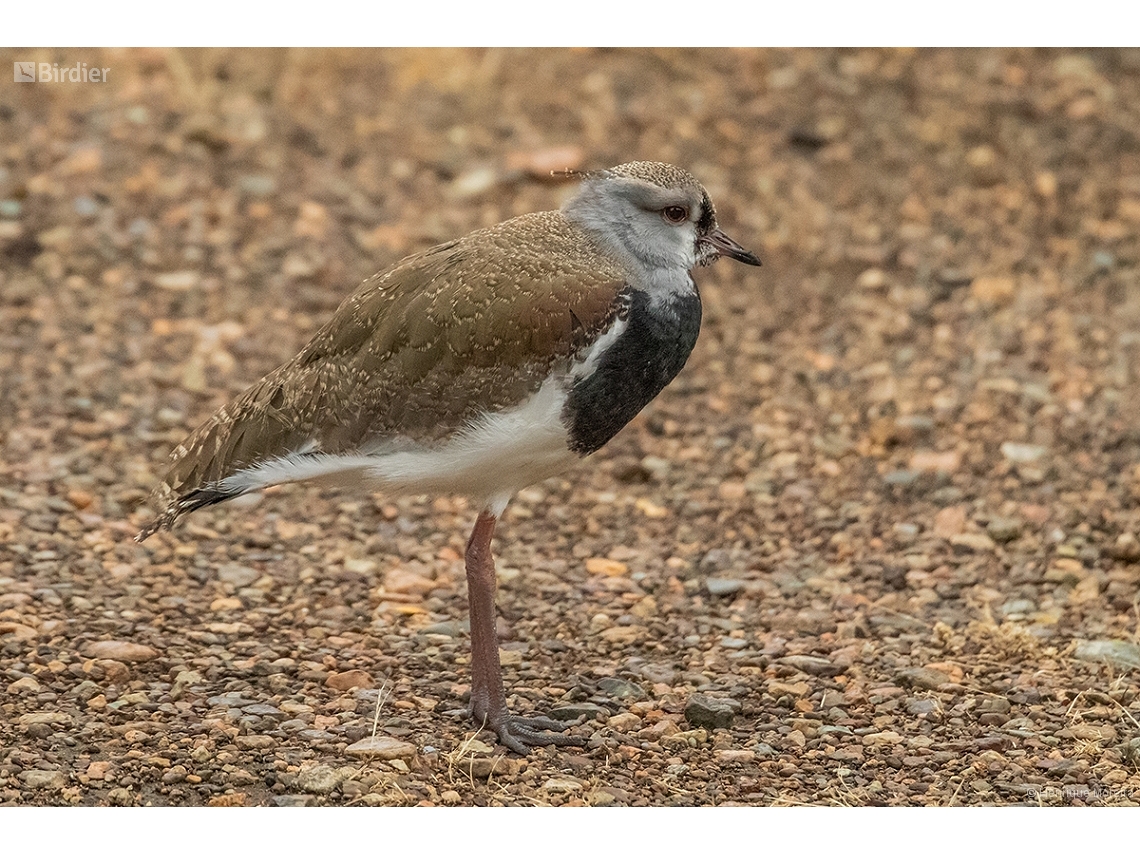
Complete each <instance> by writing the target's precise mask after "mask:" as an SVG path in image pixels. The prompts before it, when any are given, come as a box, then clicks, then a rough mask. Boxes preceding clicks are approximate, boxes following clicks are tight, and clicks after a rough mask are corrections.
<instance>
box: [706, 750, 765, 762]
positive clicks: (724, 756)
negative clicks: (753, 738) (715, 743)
mask: <svg viewBox="0 0 1140 855" xmlns="http://www.w3.org/2000/svg"><path fill="white" fill-rule="evenodd" d="M713 756H714V757H715V758H716V761H717V763H751V762H752V761H754V760H755V759H756V752H755V751H747V750H744V749H730V748H726V749H722V750H720V751H714V752H713Z"/></svg>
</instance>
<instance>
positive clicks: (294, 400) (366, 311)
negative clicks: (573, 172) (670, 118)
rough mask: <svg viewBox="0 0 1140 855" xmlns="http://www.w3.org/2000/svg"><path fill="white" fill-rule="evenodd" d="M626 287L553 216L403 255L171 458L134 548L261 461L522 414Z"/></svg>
mask: <svg viewBox="0 0 1140 855" xmlns="http://www.w3.org/2000/svg"><path fill="white" fill-rule="evenodd" d="M552 257H557V258H558V259H559V263H558V264H557V265H554V264H552V262H551V258H552ZM624 283H625V277H624V275H623V272H622V271H621V269H620V268H618V267H617V265H615V264H614V263H613V262H612V261H610V260H608V259H607V258H606V257H605V256H604V255H601V254H600V253H599V252H598V250H597V248H596V247H595V246H594V245H593V244H592V243H591V242H590V241H589V239H588V238H587V237H586V236H585V235H584V234H583V233H581V232H580V231H578V230H576V229H574V228H573V227H572V226H570V225H569V224H568V223H567V222H566V221H565V220H564V219H563V218H562V217H561V215H560V214H558V213H555V212H552V213H546V214H530V215H526V216H523V217H519V218H516V219H514V220H509V221H507V222H506V223H502V224H500V225H499V226H496V227H493V228H492V229H487V230H483V231H482V232H476V233H474V234H472V235H469V236H467V237H466V238H463V239H461V240H458V241H452V242H450V243H447V244H442V245H440V246H437V247H433V248H431V249H429V250H427V251H425V252H422V253H419V254H417V255H413V256H409V257H408V258H406V259H404V260H403V261H401V262H399V263H398V264H397V265H396V266H395V267H393V268H391V269H390V270H388V271H387V272H385V273H382V274H377V275H376V276H374V277H372V278H371V279H369V280H367V281H366V282H365V283H364V284H363V285H362V286H361V288H360V289H359V290H358V291H357V292H356V293H355V294H353V295H352V296H351V297H349V298H348V299H347V300H346V301H345V302H344V303H342V304H341V306H340V308H339V309H338V310H337V311H336V313H335V314H334V316H333V317H332V319H331V320H329V322H328V323H326V324H325V325H324V326H323V327H322V328H321V329H320V330H319V331H318V332H317V333H316V334H315V335H314V336H313V338H312V340H311V341H310V342H309V343H308V344H307V345H306V346H305V347H304V348H303V349H302V350H301V352H300V353H298V354H297V356H296V357H294V358H293V359H292V360H290V361H289V362H288V363H286V364H285V365H282V366H280V367H279V368H277V369H276V370H274V371H272V372H271V373H270V374H268V375H267V376H266V377H264V378H262V379H261V380H260V381H258V382H257V383H255V384H254V385H253V386H251V387H250V388H249V389H247V390H246V391H245V392H244V393H242V394H241V395H240V396H238V397H237V398H236V399H235V400H234V401H232V402H231V403H230V404H228V405H226V406H225V407H223V408H222V409H220V410H219V411H218V412H217V413H215V414H214V415H213V416H212V417H211V418H210V419H209V420H208V421H206V422H205V423H204V424H203V425H202V426H201V427H199V428H198V429H197V430H196V431H194V432H193V433H192V434H191V435H190V436H189V437H188V438H187V439H186V440H185V441H184V442H183V443H181V444H180V445H179V446H178V447H177V448H176V449H175V450H174V452H173V454H172V455H171V457H172V464H171V467H170V469H169V471H168V473H167V475H166V477H165V479H164V481H163V483H162V485H161V486H160V487H159V489H158V491H157V492H158V493H159V495H160V496H161V499H162V501H163V504H164V509H163V511H162V512H161V513H160V515H159V516H158V517H157V518H156V519H155V520H154V521H152V522H151V524H150V525H148V526H147V527H146V528H144V529H143V531H142V532H140V534H139V539H140V540H141V539H144V538H145V537H147V536H149V535H150V534H152V533H153V532H154V531H157V530H159V529H160V528H170V527H171V526H172V525H173V524H174V522H175V521H176V520H177V519H178V517H179V516H181V515H182V514H184V513H188V512H190V511H193V510H195V509H197V508H199V507H203V506H205V505H208V504H214V503H217V502H221V501H225V500H226V499H229V498H233V497H234V496H236V495H239V494H240V491H232V490H231V491H227V490H226V489H225V488H223V486H222V482H223V481H224V480H225V479H226V478H227V477H228V476H230V475H233V474H234V473H235V472H238V471H241V470H243V469H246V468H248V467H251V466H256V465H257V464H259V463H262V462H265V461H270V460H273V459H275V458H279V457H283V456H285V455H287V454H290V453H296V452H299V451H320V452H322V453H331V454H338V453H352V452H357V451H359V450H361V449H365V450H367V449H370V448H378V447H381V446H382V445H383V444H384V443H385V442H391V441H393V440H398V441H402V442H407V441H411V442H415V443H422V444H430V443H432V442H436V441H440V440H443V439H446V438H447V437H448V436H450V435H452V434H454V433H455V432H456V431H458V430H461V429H462V428H463V427H464V426H466V425H467V424H469V423H470V422H471V420H473V419H474V418H475V417H476V416H477V415H478V414H479V413H480V412H482V411H485V410H492V411H494V410H500V409H505V408H508V407H510V406H512V405H514V404H517V403H519V402H520V401H522V400H524V399H525V398H526V397H527V396H528V395H529V394H531V393H533V392H534V391H535V390H537V388H538V387H539V386H540V385H541V383H542V381H543V379H545V377H546V376H547V375H548V374H549V373H550V372H551V371H552V370H554V369H555V368H556V367H557V366H558V365H559V364H565V365H567V366H568V365H569V364H570V363H571V362H572V361H573V360H574V359H575V357H576V355H577V354H580V353H581V352H582V351H583V350H584V349H585V348H587V347H588V346H589V345H590V344H591V343H592V342H593V341H594V340H595V339H596V338H597V337H598V336H599V335H601V333H602V332H604V331H605V329H606V328H608V327H609V326H610V324H611V323H612V322H613V320H614V318H615V316H616V314H617V312H618V311H619V309H620V299H619V297H620V295H621V293H622V291H623V289H624Z"/></svg>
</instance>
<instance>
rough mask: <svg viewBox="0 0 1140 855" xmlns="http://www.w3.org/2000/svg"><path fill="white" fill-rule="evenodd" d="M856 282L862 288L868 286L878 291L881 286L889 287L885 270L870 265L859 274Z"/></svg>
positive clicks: (870, 289)
mask: <svg viewBox="0 0 1140 855" xmlns="http://www.w3.org/2000/svg"><path fill="white" fill-rule="evenodd" d="M855 284H856V285H858V286H859V287H860V288H866V289H867V290H868V291H877V290H879V289H880V288H886V287H887V284H888V282H887V274H886V273H884V272H883V270H882V268H879V267H869V268H867V269H866V270H864V271H863V272H862V273H860V274H859V277H858V278H857V279H856V280H855Z"/></svg>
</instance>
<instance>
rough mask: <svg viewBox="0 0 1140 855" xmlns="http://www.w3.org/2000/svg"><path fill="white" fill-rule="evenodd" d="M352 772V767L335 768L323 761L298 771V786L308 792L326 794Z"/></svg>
mask: <svg viewBox="0 0 1140 855" xmlns="http://www.w3.org/2000/svg"><path fill="white" fill-rule="evenodd" d="M350 774H352V770H350V769H334V768H333V767H332V766H326V765H325V764H323V763H322V764H320V765H317V766H311V767H309V768H308V769H302V770H301V771H300V772H298V773H297V787H298V788H300V789H302V790H304V791H305V792H306V793H314V794H316V795H325V794H326V793H331V792H332V791H333V790H335V789H336V788H337V785H338V784H339V783H340V782H341V781H342V780H344V778H345V777H346V776H347V775H350Z"/></svg>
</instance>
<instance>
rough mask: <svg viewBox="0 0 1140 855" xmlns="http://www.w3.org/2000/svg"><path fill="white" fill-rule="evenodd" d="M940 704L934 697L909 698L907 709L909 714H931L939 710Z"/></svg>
mask: <svg viewBox="0 0 1140 855" xmlns="http://www.w3.org/2000/svg"><path fill="white" fill-rule="evenodd" d="M939 706H940V705H939V703H938V701H937V700H935V699H934V698H908V699H907V702H906V711H907V713H908V714H909V715H930V714H931V713H935V712H938V709H939Z"/></svg>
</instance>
